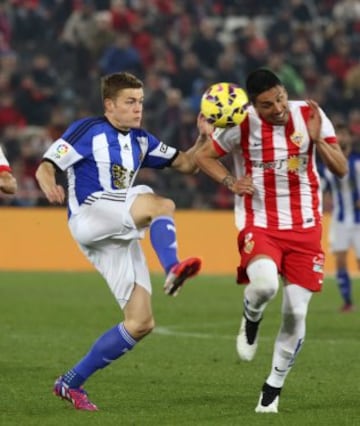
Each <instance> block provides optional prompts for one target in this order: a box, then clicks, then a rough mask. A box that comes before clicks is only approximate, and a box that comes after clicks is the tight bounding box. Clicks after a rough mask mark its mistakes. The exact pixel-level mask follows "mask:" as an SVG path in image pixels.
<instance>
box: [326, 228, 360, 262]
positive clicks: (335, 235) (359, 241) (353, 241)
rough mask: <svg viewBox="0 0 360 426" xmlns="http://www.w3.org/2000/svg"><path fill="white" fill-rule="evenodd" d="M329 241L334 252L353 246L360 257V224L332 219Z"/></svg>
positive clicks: (357, 256)
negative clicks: (350, 223) (350, 224)
mask: <svg viewBox="0 0 360 426" xmlns="http://www.w3.org/2000/svg"><path fill="white" fill-rule="evenodd" d="M329 243H330V248H331V251H332V253H336V252H339V251H347V250H349V249H350V248H353V249H354V251H355V255H356V258H357V259H360V224H354V225H352V226H349V225H348V224H345V223H342V222H337V221H332V222H331V224H330V230H329Z"/></svg>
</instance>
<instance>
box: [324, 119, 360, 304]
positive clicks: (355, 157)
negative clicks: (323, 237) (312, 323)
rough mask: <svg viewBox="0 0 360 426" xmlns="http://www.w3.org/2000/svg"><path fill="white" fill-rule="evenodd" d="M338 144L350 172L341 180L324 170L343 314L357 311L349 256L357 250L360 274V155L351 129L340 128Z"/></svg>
mask: <svg viewBox="0 0 360 426" xmlns="http://www.w3.org/2000/svg"><path fill="white" fill-rule="evenodd" d="M335 129H336V136H337V139H338V143H339V145H340V147H341V149H342V151H343V153H344V155H345V156H346V158H347V160H348V167H349V172H348V173H347V174H346V175H345V176H344V177H342V178H338V177H337V176H335V175H334V174H333V173H331V172H330V171H329V170H327V169H326V168H324V170H323V172H322V176H323V178H324V179H325V184H326V186H325V191H328V192H329V193H330V195H331V199H332V215H331V219H332V220H331V225H330V231H329V240H330V248H331V251H332V252H333V254H334V256H335V265H336V280H337V284H338V287H339V291H340V295H341V298H342V300H343V305H342V307H341V311H342V312H350V311H352V310H353V309H354V306H353V299H352V291H351V290H352V284H351V277H350V274H349V269H348V266H347V256H348V252H349V250H350V248H353V249H354V251H355V255H356V258H357V263H358V268H359V270H360V154H359V153H355V152H354V151H353V141H352V135H351V133H350V131H349V128H348V126H346V125H345V124H338V125H337V126H336V127H335Z"/></svg>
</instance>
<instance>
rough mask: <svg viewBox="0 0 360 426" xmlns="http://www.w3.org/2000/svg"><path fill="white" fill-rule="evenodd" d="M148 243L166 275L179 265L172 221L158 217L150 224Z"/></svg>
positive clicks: (171, 219)
mask: <svg viewBox="0 0 360 426" xmlns="http://www.w3.org/2000/svg"><path fill="white" fill-rule="evenodd" d="M150 241H151V244H152V246H153V248H154V250H155V252H156V254H157V256H158V258H159V261H160V263H161V265H162V267H163V268H164V270H165V272H166V274H167V273H168V272H169V271H170V269H171V268H172V266H174V265H175V264H176V263H179V259H178V256H177V240H176V228H175V223H174V219H173V218H172V217H170V216H159V217H157V218H156V219H154V220H153V221H152V222H151V224H150Z"/></svg>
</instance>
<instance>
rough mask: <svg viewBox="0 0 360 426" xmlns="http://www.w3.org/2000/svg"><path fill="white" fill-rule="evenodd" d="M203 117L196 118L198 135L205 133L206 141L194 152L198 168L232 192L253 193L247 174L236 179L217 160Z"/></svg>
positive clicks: (217, 156)
mask: <svg viewBox="0 0 360 426" xmlns="http://www.w3.org/2000/svg"><path fill="white" fill-rule="evenodd" d="M206 123H207V122H206V120H205V119H204V118H203V117H201V116H200V117H199V119H198V128H199V133H200V135H203V137H204V135H206V142H205V143H203V144H202V146H201V147H200V148H199V149H198V150H197V151H196V152H195V153H194V159H195V162H196V164H197V165H198V167H199V168H200V170H202V171H203V172H204V173H206V174H207V175H208V176H210V177H211V178H212V179H214V180H215V181H216V182H219V183H222V184H223V185H225V186H226V187H227V188H228V189H229V190H230V191H232V192H233V193H234V194H238V195H244V194H250V195H251V194H253V192H254V187H253V184H252V180H251V178H250V177H249V176H243V177H241V178H239V179H236V177H235V176H232V174H231V173H230V171H229V170H228V169H227V168H226V167H225V166H224V164H223V163H222V162H221V161H219V158H220V155H219V153H218V152H217V151H216V150H215V148H214V144H213V141H212V139H211V136H210V135H211V131H209V130H210V129H209V124H206Z"/></svg>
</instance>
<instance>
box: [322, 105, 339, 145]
mask: <svg viewBox="0 0 360 426" xmlns="http://www.w3.org/2000/svg"><path fill="white" fill-rule="evenodd" d="M320 116H321V133H320V136H321V138H322V139H324V141H325V142H327V143H328V144H333V143H336V142H337V139H336V133H335V129H334V126H333V124H332V123H331V121H330V119H329V117H328V116H327V115H326V114H325V112H324V111H323V110H322V109H321V108H320Z"/></svg>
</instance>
